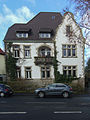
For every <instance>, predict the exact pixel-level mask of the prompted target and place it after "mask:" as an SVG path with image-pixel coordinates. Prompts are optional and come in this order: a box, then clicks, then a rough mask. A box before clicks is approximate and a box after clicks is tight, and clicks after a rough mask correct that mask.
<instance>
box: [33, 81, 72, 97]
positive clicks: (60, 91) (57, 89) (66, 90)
mask: <svg viewBox="0 0 90 120" xmlns="http://www.w3.org/2000/svg"><path fill="white" fill-rule="evenodd" d="M35 94H36V95H37V96H38V97H40V98H43V97H45V96H47V95H59V96H63V97H64V98H68V97H70V96H71V94H72V87H70V86H69V85H66V84H63V83H53V84H50V85H48V86H46V87H44V88H38V89H36V90H35Z"/></svg>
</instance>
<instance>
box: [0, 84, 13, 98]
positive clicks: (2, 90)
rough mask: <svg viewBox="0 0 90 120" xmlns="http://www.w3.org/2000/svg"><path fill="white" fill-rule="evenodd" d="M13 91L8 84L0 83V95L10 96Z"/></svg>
mask: <svg viewBox="0 0 90 120" xmlns="http://www.w3.org/2000/svg"><path fill="white" fill-rule="evenodd" d="M13 93H14V92H13V90H12V88H11V87H10V86H8V85H5V84H0V97H4V96H10V95H12V94H13Z"/></svg>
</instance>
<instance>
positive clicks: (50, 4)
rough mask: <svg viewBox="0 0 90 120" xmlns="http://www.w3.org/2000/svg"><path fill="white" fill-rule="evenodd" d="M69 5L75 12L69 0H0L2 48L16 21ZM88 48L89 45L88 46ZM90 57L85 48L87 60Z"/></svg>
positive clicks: (24, 20) (61, 9) (56, 10)
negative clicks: (6, 35) (7, 33)
mask: <svg viewBox="0 0 90 120" xmlns="http://www.w3.org/2000/svg"><path fill="white" fill-rule="evenodd" d="M67 6H69V11H70V12H72V13H73V11H74V10H73V4H71V3H70V1H69V0H0V48H2V49H3V50H4V43H3V39H4V37H5V34H6V32H7V30H8V28H9V27H10V26H11V25H13V24H14V23H26V22H28V21H29V20H31V19H32V18H33V17H34V16H35V15H37V14H38V13H39V12H60V13H62V14H63V9H65V8H66V7H67ZM87 48H88V47H87ZM89 57H90V51H89V49H86V50H85V61H87V59H88V58H89Z"/></svg>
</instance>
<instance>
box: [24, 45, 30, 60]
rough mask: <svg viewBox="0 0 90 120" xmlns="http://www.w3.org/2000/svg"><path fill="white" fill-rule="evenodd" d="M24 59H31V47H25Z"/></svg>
mask: <svg viewBox="0 0 90 120" xmlns="http://www.w3.org/2000/svg"><path fill="white" fill-rule="evenodd" d="M24 57H25V58H30V46H24Z"/></svg>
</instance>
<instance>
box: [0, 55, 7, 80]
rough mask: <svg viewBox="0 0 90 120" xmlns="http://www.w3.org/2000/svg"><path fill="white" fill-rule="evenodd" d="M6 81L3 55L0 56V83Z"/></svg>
mask: <svg viewBox="0 0 90 120" xmlns="http://www.w3.org/2000/svg"><path fill="white" fill-rule="evenodd" d="M5 80H6V66H5V54H0V81H5Z"/></svg>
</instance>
